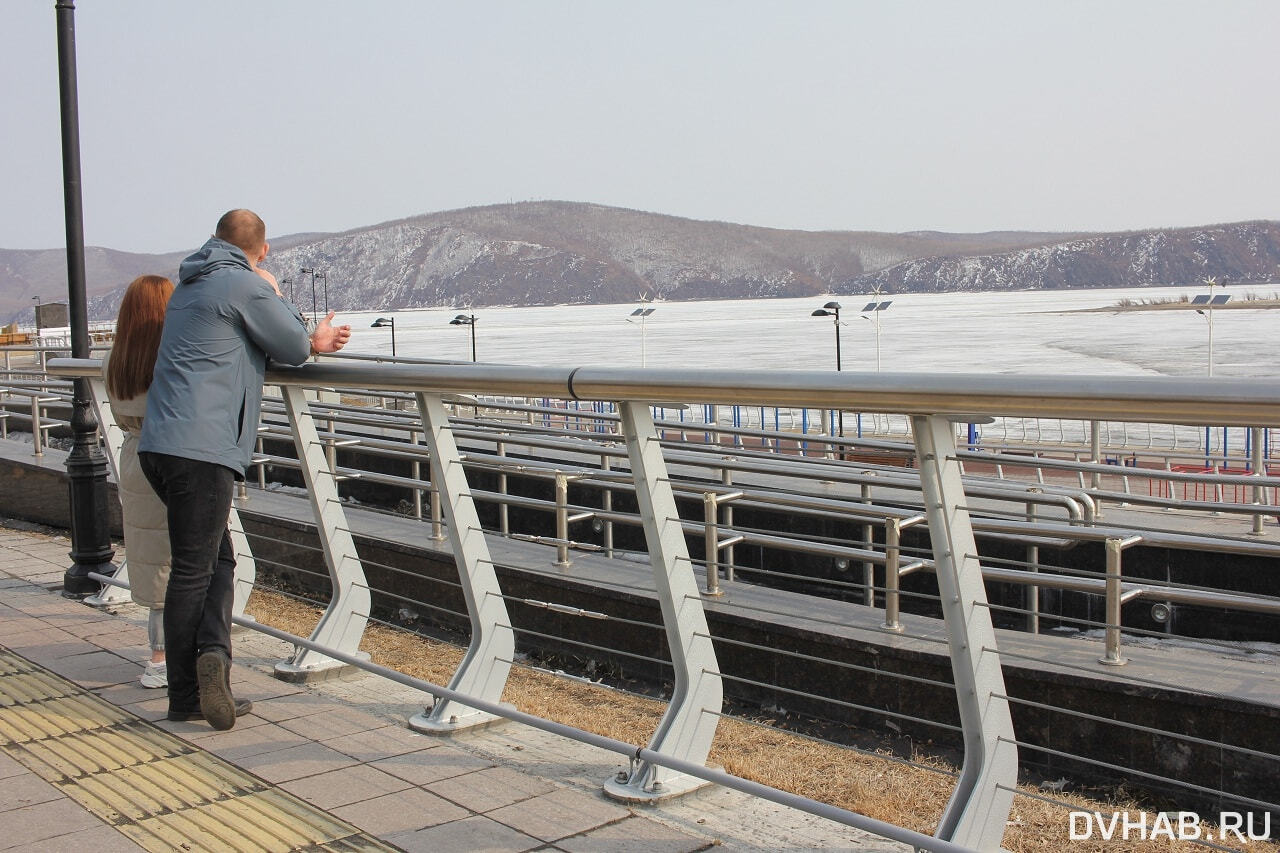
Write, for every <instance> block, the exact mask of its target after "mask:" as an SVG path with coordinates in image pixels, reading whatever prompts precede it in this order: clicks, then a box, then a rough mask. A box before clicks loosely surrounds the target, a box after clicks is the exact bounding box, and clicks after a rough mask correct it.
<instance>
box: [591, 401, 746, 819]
mask: <svg viewBox="0 0 1280 853" xmlns="http://www.w3.org/2000/svg"><path fill="white" fill-rule="evenodd" d="M620 410H621V413H622V426H623V431H624V435H625V436H626V441H627V456H628V457H629V459H630V462H631V476H632V479H633V481H634V482H635V488H636V502H637V504H638V505H639V508H640V517H641V520H642V522H643V524H644V535H645V543H646V544H647V546H648V549H649V563H650V566H651V568H652V569H653V578H654V583H655V585H656V586H657V592H658V600H659V602H660V603H661V606H662V621H663V624H664V626H665V627H666V636H667V645H668V646H669V648H670V649H671V663H672V667H673V668H674V670H675V687H674V689H673V690H672V693H671V702H670V704H669V705H668V706H667V711H666V713H665V714H664V715H663V717H662V720H661V721H660V722H659V723H658V729H657V731H655V732H654V734H653V737H652V738H650V740H649V748H650V749H652V750H654V751H655V752H660V753H663V754H664V755H670V756H673V757H676V758H680V759H682V760H684V761H690V762H694V763H697V764H703V763H705V762H706V760H707V754H708V753H709V752H710V751H711V741H712V738H714V737H715V733H716V723H718V722H719V720H720V712H721V709H722V703H723V698H724V686H723V684H722V683H721V679H720V668H719V665H718V664H717V663H716V654H715V649H714V648H713V647H712V644H711V634H710V631H709V629H708V628H707V617H706V613H705V612H704V611H703V609H702V597H701V595H700V594H699V590H698V581H697V578H696V577H695V576H694V572H693V563H692V561H691V560H690V559H689V549H688V545H687V544H686V543H685V538H684V531H683V530H682V528H681V525H680V517H679V515H678V513H677V511H676V501H675V495H674V493H673V492H672V490H671V481H670V479H668V476H667V468H666V463H665V461H664V460H663V458H662V446H661V444H660V443H659V440H658V434H657V431H656V430H655V429H654V426H653V418H652V417H651V416H650V414H649V409H648V408H647V407H646V406H645V404H643V403H635V402H628V403H622V404H621V406H620ZM704 784H706V783H705V782H703V781H702V780H700V779H696V778H694V777H692V776H688V775H686V774H683V773H677V772H675V771H672V770H669V769H667V768H664V767H658V766H656V765H654V764H650V763H648V762H639V763H638V764H637V765H636V766H635V767H633V768H632V770H631V772H630V773H629V774H628V773H622V774H619V778H617V779H615V780H612V781H610V782H607V783H606V784H605V791H606V792H607V793H608V794H609V795H611V796H613V797H616V798H618V799H623V800H628V801H632V802H643V801H654V800H659V799H663V798H666V797H670V796H674V795H676V794H681V793H684V792H686V791H691V790H693V789H695V788H699V787H701V786H703V785H704Z"/></svg>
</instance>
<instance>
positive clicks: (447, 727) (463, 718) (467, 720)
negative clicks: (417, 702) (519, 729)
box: [409, 702, 515, 736]
mask: <svg viewBox="0 0 1280 853" xmlns="http://www.w3.org/2000/svg"><path fill="white" fill-rule="evenodd" d="M502 704H503V706H504V707H508V708H513V709H514V708H515V705H510V704H508V703H506V702H504V703H502ZM506 722H508V720H507V719H506V717H499V716H497V715H496V714H486V713H485V712H483V711H470V712H469V713H463V714H450V715H449V718H448V719H447V720H437V719H436V718H435V714H433V713H432V712H430V711H424V712H422V713H421V714H414V715H413V716H412V717H410V718H409V728H411V729H413V730H414V731H415V732H420V733H422V734H424V735H437V736H443V735H451V734H456V733H458V732H463V731H470V730H472V729H487V728H492V727H494V726H500V725H502V724H503V723H506Z"/></svg>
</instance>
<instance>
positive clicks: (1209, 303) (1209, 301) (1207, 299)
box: [1191, 276, 1231, 377]
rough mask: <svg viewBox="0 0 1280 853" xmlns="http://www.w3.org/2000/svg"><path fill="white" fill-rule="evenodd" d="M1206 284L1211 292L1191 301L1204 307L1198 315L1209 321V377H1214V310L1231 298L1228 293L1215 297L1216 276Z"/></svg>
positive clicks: (1207, 280)
mask: <svg viewBox="0 0 1280 853" xmlns="http://www.w3.org/2000/svg"><path fill="white" fill-rule="evenodd" d="M1204 283H1205V284H1207V285H1209V292H1208V293H1200V294H1197V295H1196V297H1195V298H1194V299H1192V300H1191V304H1192V305H1203V306H1204V307H1203V308H1197V309H1196V313H1197V314H1199V315H1200V316H1201V317H1204V318H1205V319H1206V320H1208V321H1209V376H1210V377H1212V376H1213V309H1214V308H1217V307H1219V306H1221V305H1226V304H1227V303H1228V302H1229V301H1230V300H1231V297H1230V296H1229V295H1228V294H1226V293H1220V294H1218V295H1217V296H1214V295H1213V288H1214V287H1215V286H1216V285H1217V284H1218V279H1217V278H1215V277H1214V276H1210V277H1209V278H1206V279H1205V280H1204ZM1223 287H1226V285H1225V284H1224V285H1223Z"/></svg>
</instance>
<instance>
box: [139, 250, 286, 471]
mask: <svg viewBox="0 0 1280 853" xmlns="http://www.w3.org/2000/svg"><path fill="white" fill-rule="evenodd" d="M179 274H180V282H179V284H178V286H177V287H176V288H174V291H173V296H172V297H171V298H170V299H169V307H168V309H167V310H166V312H165V318H164V332H163V334H162V335H161V338H160V353H159V355H158V357H157V358H156V368H155V376H154V379H153V380H152V383H151V389H150V391H149V393H148V395H147V414H146V418H145V419H144V420H143V422H142V437H141V439H140V440H139V442H138V450H139V452H143V453H147V452H149V453H165V454H168V455H170V456H180V457H183V458H185V459H196V460H200V461H203V462H214V463H216V464H218V465H225V466H226V467H228V468H231V469H232V470H233V471H235V472H236V474H237V475H242V474H243V473H244V471H245V470H246V469H247V468H248V467H249V462H250V460H251V458H252V454H253V445H254V440H255V439H256V438H257V433H258V415H259V412H260V411H261V407H262V381H263V375H264V372H265V370H266V362H267V359H268V358H271V359H272V360H274V361H279V362H283V363H284V364H302V363H303V362H304V361H306V360H307V357H308V356H309V355H310V354H311V341H310V338H309V337H308V335H307V330H306V326H305V325H304V323H303V320H302V314H301V313H300V312H299V311H298V309H297V308H296V307H294V306H292V305H290V304H288V303H287V302H285V301H284V300H283V299H281V298H280V297H279V296H277V295H276V293H275V291H274V290H272V289H271V285H269V284H267V283H266V282H265V281H264V280H263V279H262V278H261V277H260V276H259V275H258V274H257V273H255V272H254V271H253V269H252V268H251V267H250V266H249V261H248V259H247V258H246V257H245V255H244V252H242V251H240V249H239V248H237V247H235V246H233V245H231V244H230V243H227V242H225V241H223V240H219V239H218V238H216V237H212V238H210V239H209V242H207V243H205V244H204V246H203V247H201V249H200V250H199V251H198V252H196V253H195V254H193V255H191V256H190V257H188V258H187V259H186V260H184V261H183V262H182V266H181V268H180V269H179Z"/></svg>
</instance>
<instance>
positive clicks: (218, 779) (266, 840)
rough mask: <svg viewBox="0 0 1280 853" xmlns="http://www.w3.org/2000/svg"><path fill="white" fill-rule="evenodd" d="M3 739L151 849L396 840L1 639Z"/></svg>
mask: <svg viewBox="0 0 1280 853" xmlns="http://www.w3.org/2000/svg"><path fill="white" fill-rule="evenodd" d="M0 749H3V750H4V752H5V753H6V754H8V755H9V756H10V757H11V758H13V759H14V760H15V761H17V762H19V763H20V764H22V765H23V766H25V767H26V768H27V769H28V770H30V771H31V772H32V773H35V774H36V775H37V776H39V777H40V778H42V779H44V780H45V781H47V782H49V783H51V784H53V785H54V786H56V787H57V788H58V789H59V790H61V791H62V792H63V793H64V794H66V795H67V796H68V797H70V798H71V799H73V800H75V801H76V802H78V803H79V804H80V805H81V806H83V807H84V808H86V809H87V810H89V811H90V812H92V813H93V814H95V815H97V816H98V817H99V818H101V819H102V820H104V821H106V822H107V823H110V824H111V825H113V826H115V827H116V828H117V829H119V830H120V831H121V832H123V833H124V834H125V835H127V836H128V837H129V838H130V839H132V840H133V842H134V843H136V844H138V845H139V846H141V847H143V848H145V849H147V850H154V851H171V850H175V849H199V850H210V851H271V850H282V851H283V850H296V849H299V848H306V849H308V850H333V851H337V850H342V851H359V850H394V849H395V848H393V847H389V846H388V845H386V844H383V843H382V842H380V841H378V839H376V838H373V837H371V836H369V835H366V834H364V833H362V832H360V831H359V830H358V829H356V828H355V827H353V826H351V825H350V824H348V823H346V822H344V821H340V820H338V819H336V818H334V817H333V816H331V815H329V814H327V813H326V812H324V811H321V810H320V809H317V808H315V807H314V806H311V805H309V804H307V803H306V802H304V801H302V800H300V799H298V798H297V797H295V796H293V795H292V794H289V793H286V792H284V791H281V790H280V789H278V788H275V787H273V786H272V785H269V784H268V783H266V782H263V781H262V780H261V779H258V778H257V777H255V776H252V775H250V774H248V773H245V772H244V771H242V770H240V769H239V768H237V767H235V766H233V765H231V764H228V763H227V762H225V761H223V760H221V759H219V758H217V757H215V756H212V755H209V754H208V753H205V752H201V751H200V750H198V749H196V748H195V747H193V746H191V745H190V744H188V743H186V742H185V741H183V740H181V739H180V738H177V737H174V736H173V735H171V734H169V733H168V732H165V731H163V730H161V729H159V728H157V727H156V726H153V725H152V724H150V723H148V722H146V721H145V720H142V719H140V718H138V717H136V716H134V715H133V714H130V713H128V712H126V711H122V710H120V709H119V708H117V707H115V706H114V705H112V704H111V703H110V702H107V701H105V700H103V699H101V698H99V697H97V696H95V695H93V694H92V693H89V692H88V691H86V690H83V689H81V688H80V687H78V686H76V685H75V684H73V683H71V682H70V681H67V680H65V679H63V678H61V677H59V676H57V675H55V674H53V673H51V672H49V671H47V670H45V669H43V668H41V667H39V666H36V665H35V664H32V663H31V662H30V661H27V660H25V659H23V658H22V657H20V656H18V655H15V654H14V653H12V652H10V651H9V650H8V649H6V648H4V647H3V646H0Z"/></svg>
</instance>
